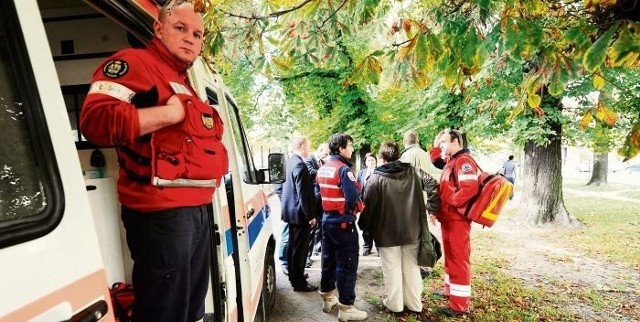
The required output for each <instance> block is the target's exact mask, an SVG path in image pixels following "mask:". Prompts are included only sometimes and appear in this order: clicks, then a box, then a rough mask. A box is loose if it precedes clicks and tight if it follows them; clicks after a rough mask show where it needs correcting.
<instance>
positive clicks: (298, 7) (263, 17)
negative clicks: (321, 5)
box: [220, 0, 346, 20]
mask: <svg viewBox="0 0 640 322" xmlns="http://www.w3.org/2000/svg"><path fill="white" fill-rule="evenodd" d="M313 1H318V0H304V1H303V2H301V3H300V4H298V5H297V6H293V7H291V8H289V9H284V10H281V11H276V12H272V13H270V14H268V15H266V16H257V15H255V14H254V15H251V16H245V15H241V14H237V13H232V12H228V11H225V10H222V9H220V11H221V12H222V13H224V14H226V15H228V16H230V17H234V18H240V19H246V20H263V19H267V18H277V17H279V16H282V15H285V14H287V13H289V12H293V11H296V10H298V9H300V8H302V7H304V6H306V5H307V4H309V3H311V2H313ZM345 2H346V1H345Z"/></svg>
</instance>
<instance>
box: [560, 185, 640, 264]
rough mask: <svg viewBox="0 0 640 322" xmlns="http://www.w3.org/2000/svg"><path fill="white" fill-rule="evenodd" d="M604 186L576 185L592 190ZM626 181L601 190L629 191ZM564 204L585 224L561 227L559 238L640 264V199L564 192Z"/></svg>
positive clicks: (623, 261)
mask: <svg viewBox="0 0 640 322" xmlns="http://www.w3.org/2000/svg"><path fill="white" fill-rule="evenodd" d="M600 188H602V186H601V187H593V188H592V187H586V186H582V187H576V188H574V189H576V190H578V189H580V190H581V191H593V190H592V189H600ZM627 190H629V188H628V186H625V185H611V184H610V185H608V189H605V190H602V191H627ZM564 202H565V206H566V207H567V210H568V211H569V213H570V214H571V215H573V216H575V217H576V218H577V219H578V220H579V221H580V222H581V223H582V224H583V227H581V228H580V229H573V230H562V231H559V234H560V236H557V238H559V239H563V240H565V241H566V242H567V243H568V244H569V245H571V247H575V248H578V249H580V250H582V251H584V252H585V253H587V254H589V255H593V256H603V257H605V258H607V259H608V260H610V261H612V262H616V263H621V264H624V265H627V266H630V267H633V268H640V247H637V246H638V245H639V244H640V203H633V202H626V201H620V200H615V199H608V198H606V197H602V198H594V197H591V196H580V195H576V194H571V193H565V196H564Z"/></svg>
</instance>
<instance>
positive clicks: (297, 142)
mask: <svg viewBox="0 0 640 322" xmlns="http://www.w3.org/2000/svg"><path fill="white" fill-rule="evenodd" d="M305 144H309V138H308V137H306V136H295V137H294V138H293V140H292V141H291V150H293V151H294V152H299V151H300V150H301V149H302V147H303V146H304V145H305Z"/></svg>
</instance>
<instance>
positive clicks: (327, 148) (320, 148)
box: [316, 143, 329, 154]
mask: <svg viewBox="0 0 640 322" xmlns="http://www.w3.org/2000/svg"><path fill="white" fill-rule="evenodd" d="M322 150H327V152H328V151H329V144H327V143H321V144H320V145H318V150H316V152H317V153H318V154H319V153H320V152H322Z"/></svg>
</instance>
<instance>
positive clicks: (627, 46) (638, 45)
mask: <svg viewBox="0 0 640 322" xmlns="http://www.w3.org/2000/svg"><path fill="white" fill-rule="evenodd" d="M634 25H635V24H634ZM629 27H631V26H629ZM629 27H627V26H625V27H624V28H622V29H621V31H620V35H619V36H618V39H617V40H616V41H615V42H614V43H613V44H612V45H611V48H609V55H610V57H611V63H612V65H613V66H625V65H628V66H633V64H635V63H637V62H638V59H640V32H638V31H636V32H635V33H634V34H631V32H630V31H629V29H630V28H629ZM635 27H636V28H637V25H635ZM636 30H637V29H636Z"/></svg>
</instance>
